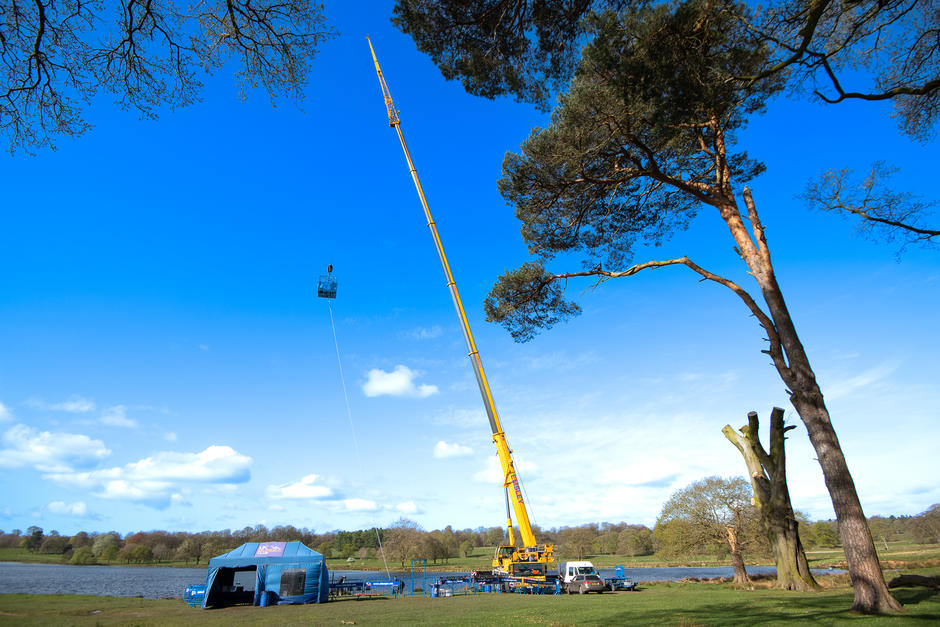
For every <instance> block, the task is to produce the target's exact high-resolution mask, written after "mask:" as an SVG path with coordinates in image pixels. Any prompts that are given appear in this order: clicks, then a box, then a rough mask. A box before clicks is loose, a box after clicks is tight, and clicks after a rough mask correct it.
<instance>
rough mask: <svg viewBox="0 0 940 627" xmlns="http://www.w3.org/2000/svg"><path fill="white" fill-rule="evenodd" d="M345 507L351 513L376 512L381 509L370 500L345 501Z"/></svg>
mask: <svg viewBox="0 0 940 627" xmlns="http://www.w3.org/2000/svg"><path fill="white" fill-rule="evenodd" d="M343 506H344V507H345V508H346V511H349V512H374V511H376V510H377V509H378V508H379V507H378V505H376V504H375V501H370V500H369V499H343Z"/></svg>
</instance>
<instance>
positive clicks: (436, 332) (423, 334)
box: [405, 324, 444, 340]
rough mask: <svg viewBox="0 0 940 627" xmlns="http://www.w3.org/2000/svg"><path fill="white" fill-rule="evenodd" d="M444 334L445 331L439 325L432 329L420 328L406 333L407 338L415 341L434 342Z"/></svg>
mask: <svg viewBox="0 0 940 627" xmlns="http://www.w3.org/2000/svg"><path fill="white" fill-rule="evenodd" d="M443 333H444V329H442V328H441V326H440V325H439V324H435V325H434V326H432V327H418V328H416V329H412V330H411V331H408V332H407V333H405V336H406V337H409V338H411V339H413V340H433V339H434V338H436V337H440V336H441V334H443Z"/></svg>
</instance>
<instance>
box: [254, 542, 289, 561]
mask: <svg viewBox="0 0 940 627" xmlns="http://www.w3.org/2000/svg"><path fill="white" fill-rule="evenodd" d="M285 546H287V543H286V542H262V543H261V544H259V545H258V549H257V550H256V551H255V557H281V556H283V555H284V547H285Z"/></svg>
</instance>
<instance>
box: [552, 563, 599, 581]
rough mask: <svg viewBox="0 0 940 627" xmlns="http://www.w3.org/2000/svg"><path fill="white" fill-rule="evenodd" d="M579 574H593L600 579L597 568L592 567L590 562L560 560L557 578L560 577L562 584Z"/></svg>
mask: <svg viewBox="0 0 940 627" xmlns="http://www.w3.org/2000/svg"><path fill="white" fill-rule="evenodd" d="M579 575H595V576H597V578H598V579H601V577H600V575H599V574H598V572H597V569H596V568H594V564H592V563H591V562H587V561H581V562H562V563H561V564H560V565H559V566H558V578H559V579H561V581H562V583H564V584H567V583H568V582H570V581H573V580H574V578H575V577H577V576H579ZM601 581H602V582H603V581H604V580H603V579H601Z"/></svg>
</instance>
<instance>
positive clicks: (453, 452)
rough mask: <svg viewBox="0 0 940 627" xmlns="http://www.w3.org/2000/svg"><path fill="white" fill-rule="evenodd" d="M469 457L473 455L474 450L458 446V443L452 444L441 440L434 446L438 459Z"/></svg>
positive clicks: (435, 455)
mask: <svg viewBox="0 0 940 627" xmlns="http://www.w3.org/2000/svg"><path fill="white" fill-rule="evenodd" d="M467 455H473V449H472V448H470V447H469V446H463V445H462V444H457V443H456V442H454V443H453V444H450V443H448V442H445V441H444V440H441V441H440V442H438V443H437V444H435V445H434V457H436V458H437V459H444V458H446V457H466V456H467Z"/></svg>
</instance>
